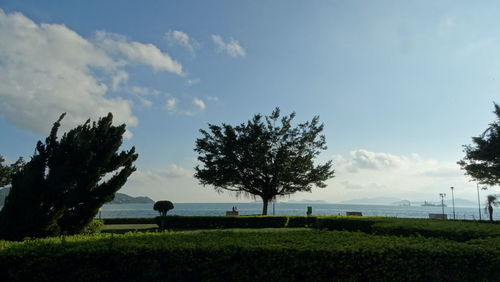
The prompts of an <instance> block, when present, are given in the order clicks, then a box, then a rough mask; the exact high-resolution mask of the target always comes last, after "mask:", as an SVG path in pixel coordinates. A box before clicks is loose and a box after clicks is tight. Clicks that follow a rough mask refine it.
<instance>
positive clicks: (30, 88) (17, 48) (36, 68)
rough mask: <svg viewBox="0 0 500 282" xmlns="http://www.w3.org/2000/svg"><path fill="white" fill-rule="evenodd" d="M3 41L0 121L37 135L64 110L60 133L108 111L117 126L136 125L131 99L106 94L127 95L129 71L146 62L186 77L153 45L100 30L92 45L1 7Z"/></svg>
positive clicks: (58, 27) (68, 31)
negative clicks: (118, 93) (133, 66)
mask: <svg viewBox="0 0 500 282" xmlns="http://www.w3.org/2000/svg"><path fill="white" fill-rule="evenodd" d="M0 38H1V40H0V101H1V102H0V117H2V118H4V119H5V120H6V121H7V122H8V123H11V124H13V125H15V126H17V127H20V128H25V129H28V130H31V131H33V132H35V133H39V134H47V133H48V132H49V130H50V127H51V126H52V123H53V122H54V121H55V120H56V119H57V118H58V117H59V115H60V114H61V113H63V112H67V113H68V114H67V116H66V118H65V119H64V120H63V128H62V130H67V129H68V128H73V127H74V126H76V125H78V124H81V123H82V122H84V121H85V120H87V119H88V118H91V119H93V120H95V119H97V118H98V117H101V116H105V115H106V114H107V113H108V112H112V113H113V115H114V120H115V122H116V123H126V124H127V125H128V126H136V125H137V124H138V119H137V117H135V116H134V114H133V112H132V105H133V103H132V101H131V100H128V99H125V98H122V97H116V96H115V97H110V96H109V95H108V94H109V91H118V90H123V89H125V91H126V92H127V89H128V88H127V86H126V83H127V81H128V77H129V75H128V72H127V71H126V69H125V68H126V67H127V66H129V65H131V64H132V63H134V64H145V65H146V66H149V67H151V68H153V69H154V70H157V71H168V72H172V73H175V74H179V75H182V74H183V73H182V65H181V64H180V63H178V62H176V61H174V60H173V59H171V58H170V56H169V55H168V54H166V53H163V52H161V51H160V50H159V49H158V48H157V47H156V46H154V45H151V44H143V43H139V42H129V41H127V40H126V39H125V38H124V37H121V36H119V35H114V34H109V33H105V32H97V35H96V38H95V42H93V41H89V40H87V39H85V38H83V37H81V36H80V35H78V34H77V33H76V32H74V31H73V30H71V29H69V28H67V27H66V26H64V25H60V24H44V23H42V24H37V23H35V22H33V21H32V20H31V19H29V18H27V17H25V16H24V15H22V14H20V13H10V14H6V13H5V12H4V11H3V10H2V9H0ZM96 70H97V72H96ZM96 73H98V74H99V75H97V74H96ZM139 100H140V103H141V104H142V105H146V106H147V105H151V101H148V100H145V99H142V100H141V99H139ZM127 136H131V133H130V132H128V133H127Z"/></svg>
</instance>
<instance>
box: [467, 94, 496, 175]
mask: <svg viewBox="0 0 500 282" xmlns="http://www.w3.org/2000/svg"><path fill="white" fill-rule="evenodd" d="M494 106H495V111H494V113H495V114H496V116H497V120H496V121H494V122H493V123H491V124H490V125H489V127H488V128H487V129H486V131H484V132H483V133H482V134H481V135H479V136H477V137H473V138H472V142H473V145H465V146H464V152H465V157H464V158H463V159H462V160H461V161H459V162H458V164H459V165H460V166H461V167H462V169H465V171H466V174H468V175H470V176H471V177H472V178H473V179H475V180H476V181H478V182H479V183H481V184H486V185H499V184H500V106H498V104H496V103H495V104H494Z"/></svg>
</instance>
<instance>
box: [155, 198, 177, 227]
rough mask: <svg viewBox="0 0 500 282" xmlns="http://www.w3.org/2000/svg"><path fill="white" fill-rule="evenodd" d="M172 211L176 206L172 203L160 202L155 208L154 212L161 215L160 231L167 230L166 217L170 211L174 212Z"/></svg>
mask: <svg viewBox="0 0 500 282" xmlns="http://www.w3.org/2000/svg"><path fill="white" fill-rule="evenodd" d="M172 209H174V204H172V202H170V201H158V202H156V203H155V205H154V206H153V210H155V211H157V212H159V213H160V220H161V224H160V229H161V230H165V220H166V218H165V217H166V216H167V212H168V211H169V210H172Z"/></svg>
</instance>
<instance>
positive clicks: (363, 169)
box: [314, 149, 474, 202]
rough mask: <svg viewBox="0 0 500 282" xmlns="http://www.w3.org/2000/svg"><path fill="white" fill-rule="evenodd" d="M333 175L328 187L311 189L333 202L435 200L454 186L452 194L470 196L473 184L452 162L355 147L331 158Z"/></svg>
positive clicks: (460, 196) (462, 196) (317, 194)
mask: <svg viewBox="0 0 500 282" xmlns="http://www.w3.org/2000/svg"><path fill="white" fill-rule="evenodd" d="M333 160H334V168H335V177H334V178H333V179H330V180H328V181H327V184H328V186H329V187H328V188H326V189H323V190H321V191H317V192H314V194H315V195H316V197H319V196H321V198H322V199H327V200H330V201H332V202H337V201H341V200H348V199H353V198H361V197H363V198H369V197H381V196H382V197H388V196H391V197H397V198H401V199H408V200H415V201H416V200H422V201H423V200H436V201H437V199H438V195H439V193H441V192H448V191H449V188H450V187H451V186H454V187H455V188H456V189H455V197H458V198H464V199H467V198H469V197H471V196H473V194H472V192H473V189H472V188H474V184H473V183H470V182H469V180H470V179H469V178H468V177H467V176H464V173H463V171H462V170H460V167H459V166H458V165H457V164H456V162H455V161H438V160H435V159H424V158H422V157H420V156H418V155H417V154H411V155H407V156H405V155H394V154H390V153H383V152H371V151H368V150H363V149H360V150H355V151H352V152H350V154H349V155H348V157H345V156H341V155H336V156H334V157H333Z"/></svg>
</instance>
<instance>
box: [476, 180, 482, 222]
mask: <svg viewBox="0 0 500 282" xmlns="http://www.w3.org/2000/svg"><path fill="white" fill-rule="evenodd" d="M476 187H477V206H478V207H479V221H481V200H480V199H479V183H476Z"/></svg>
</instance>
